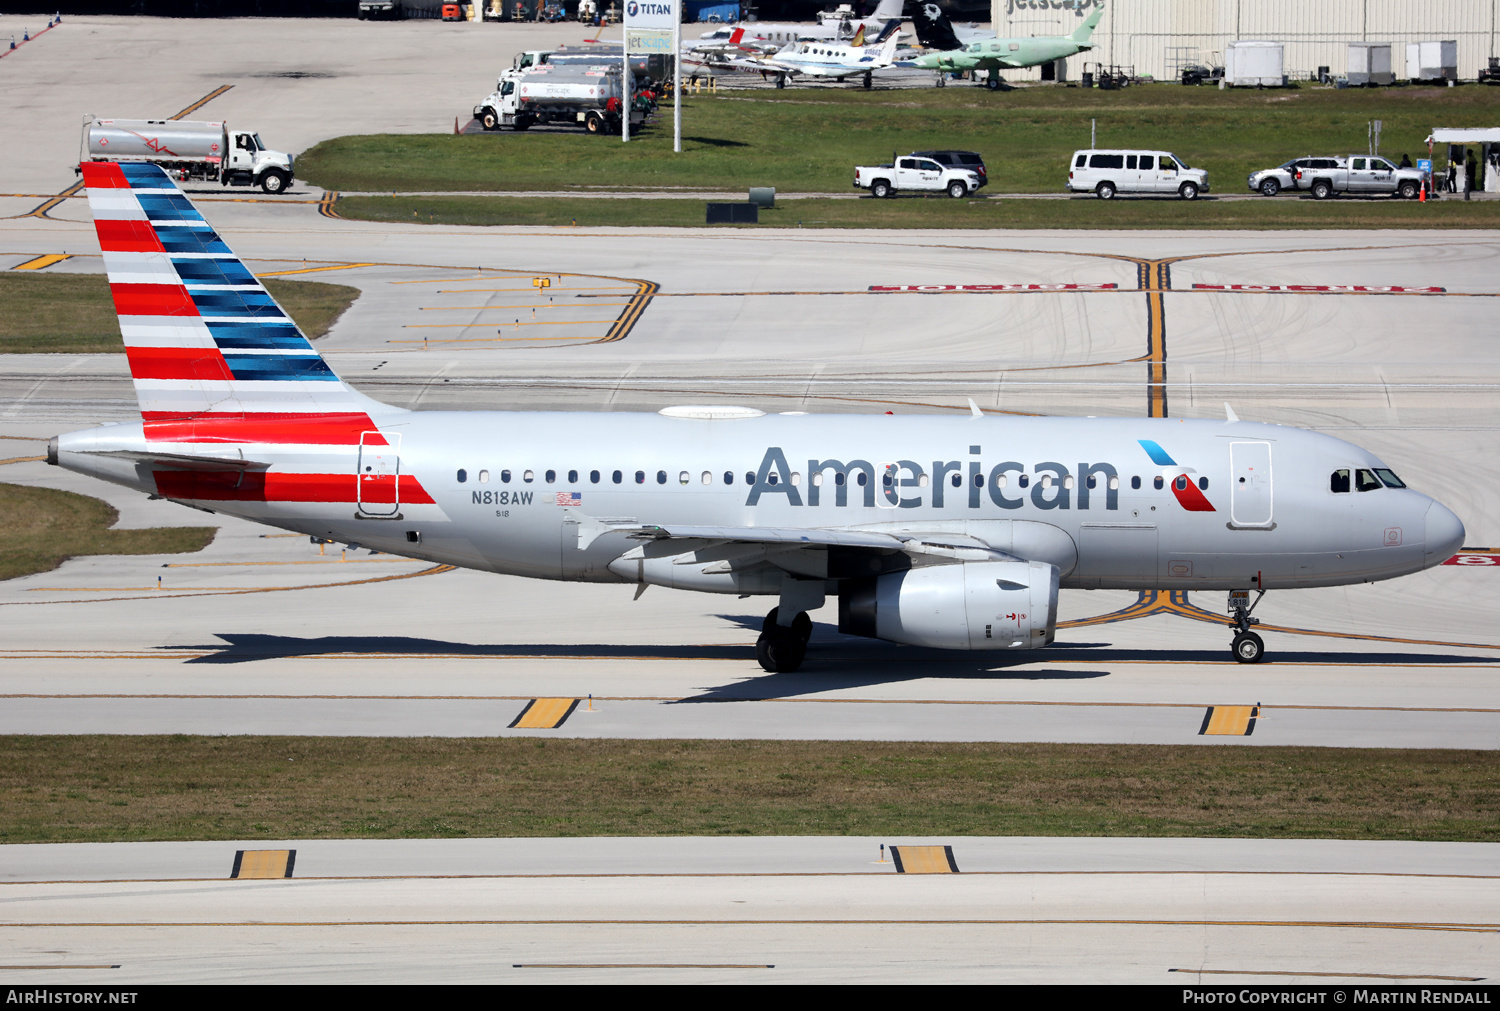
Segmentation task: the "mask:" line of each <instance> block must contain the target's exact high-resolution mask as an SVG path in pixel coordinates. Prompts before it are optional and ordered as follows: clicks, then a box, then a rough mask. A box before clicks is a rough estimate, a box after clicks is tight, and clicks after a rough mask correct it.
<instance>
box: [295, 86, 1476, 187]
mask: <svg viewBox="0 0 1500 1011" xmlns="http://www.w3.org/2000/svg"><path fill="white" fill-rule="evenodd" d="M485 87H486V85H484V83H483V82H476V85H475V89H474V90H475V95H474V98H475V99H476V100H477V99H478V98H479V97H481V95H482V93H483V91H484V88H485ZM671 115H672V110H671V108H670V106H663V107H662V109H661V113H660V118H659V119H658V121H657V123H656V124H655V125H654V126H651V127H648V128H647V129H645V130H643V131H640V132H638V133H636V134H634V135H632V137H631V140H630V143H629V144H622V143H620V140H619V138H617V137H591V136H587V135H584V134H583V133H581V132H548V131H538V130H532V131H527V132H525V133H513V132H511V131H502V132H499V133H493V134H480V135H468V136H455V135H453V134H451V133H448V134H421V135H400V134H377V135H360V136H348V137H338V138H335V139H333V140H328V141H324V142H323V143H320V144H317V145H315V146H314V147H312V148H309V149H308V150H307V151H304V152H302V153H301V154H299V155H298V156H297V175H298V177H300V178H302V179H306V180H307V181H308V182H311V183H315V184H317V185H319V186H322V187H325V188H327V189H338V190H346V191H363V192H371V191H374V192H381V191H384V192H391V191H402V190H408V191H410V190H439V191H470V190H495V191H503V190H554V191H565V190H567V189H569V188H571V187H577V186H612V187H621V188H627V189H630V188H640V187H662V186H681V187H691V188H695V189H719V188H725V189H733V190H742V189H744V188H745V187H749V186H775V187H777V188H778V189H780V190H782V191H783V192H799V193H806V192H818V193H837V192H846V191H848V190H849V186H850V181H851V180H852V179H853V178H854V166H856V165H874V164H881V163H884V162H888V161H889V160H890V158H891V155H892V153H893V152H897V153H900V154H906V153H907V152H910V151H918V150H926V149H933V148H960V149H964V150H971V151H978V152H979V153H980V154H981V155H983V156H984V158H985V162H986V164H987V166H988V169H989V176H990V183H991V186H992V187H993V188H994V189H995V190H999V191H1004V192H1008V193H1022V192H1024V193H1057V192H1060V191H1061V190H1062V188H1063V185H1064V183H1065V182H1066V181H1067V171H1068V157H1069V155H1070V154H1072V152H1073V151H1075V150H1078V149H1080V148H1086V147H1089V146H1090V136H1091V131H1092V132H1093V134H1094V135H1096V136H1097V146H1099V147H1104V148H1118V147H1124V148H1147V149H1161V150H1167V151H1172V152H1174V153H1176V154H1177V155H1179V156H1180V157H1182V158H1184V159H1186V160H1187V162H1188V163H1189V164H1191V165H1193V166H1194V167H1198V168H1206V169H1207V170H1208V173H1209V180H1210V182H1211V183H1212V185H1213V188H1214V190H1215V191H1217V192H1221V193H1238V192H1248V190H1247V189H1246V184H1245V178H1246V176H1248V175H1249V174H1250V173H1251V172H1253V171H1256V170H1258V169H1264V168H1271V167H1272V166H1275V165H1280V164H1281V163H1283V162H1285V161H1287V160H1289V159H1291V158H1297V157H1301V156H1304V155H1309V154H1313V155H1347V154H1364V153H1365V152H1366V149H1367V147H1368V135H1367V129H1368V123H1369V121H1370V120H1372V119H1379V120H1382V121H1383V123H1384V128H1383V133H1382V143H1381V152H1382V153H1383V154H1386V155H1389V156H1391V157H1392V158H1393V160H1397V161H1399V160H1400V157H1401V155H1402V154H1403V153H1405V154H1408V155H1410V156H1411V158H1412V159H1413V160H1415V159H1417V158H1418V157H1424V156H1425V155H1426V153H1427V142H1426V138H1427V136H1428V134H1429V133H1430V132H1431V130H1432V128H1433V127H1434V126H1439V125H1440V126H1452V127H1462V126H1483V127H1488V126H1493V125H1494V124H1495V122H1496V121H1497V119H1500V88H1482V87H1459V88H1431V87H1401V88H1370V89H1366V88H1348V89H1343V90H1339V89H1335V88H1330V87H1319V86H1312V85H1303V86H1301V87H1295V88H1286V89H1282V88H1275V89H1267V90H1264V91H1262V90H1256V89H1245V88H1235V89H1229V90H1226V91H1218V90H1217V89H1213V88H1185V87H1182V86H1180V85H1172V84H1158V85H1146V86H1141V87H1130V88H1125V89H1123V90H1121V91H1110V92H1104V91H1099V90H1098V89H1084V88H1074V87H1057V86H1036V87H1023V88H1015V89H1011V90H1008V91H1001V92H990V91H987V90H985V89H983V88H977V87H972V86H964V87H959V86H950V87H947V88H941V89H939V88H925V89H924V88H910V89H902V90H880V89H877V90H875V91H871V92H865V91H864V90H863V89H859V88H856V87H850V88H840V87H826V86H825V87H799V88H789V89H787V90H785V91H779V92H778V91H753V92H752V91H735V92H721V93H720V94H719V95H716V96H715V95H690V96H687V97H686V98H685V99H684V103H683V143H682V146H683V151H682V153H681V154H674V153H673V152H672V130H671V125H670V124H671ZM1444 156H1445V155H1441V156H1440V167H1441V165H1443V164H1446V163H1445V162H1442V161H1441V157H1444Z"/></svg>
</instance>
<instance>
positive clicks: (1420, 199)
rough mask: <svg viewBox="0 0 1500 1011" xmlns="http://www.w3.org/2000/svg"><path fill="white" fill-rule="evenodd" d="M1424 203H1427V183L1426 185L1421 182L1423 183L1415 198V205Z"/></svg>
mask: <svg viewBox="0 0 1500 1011" xmlns="http://www.w3.org/2000/svg"><path fill="white" fill-rule="evenodd" d="M1426 202H1427V183H1426V181H1423V183H1422V190H1421V193H1420V195H1419V196H1418V198H1417V203H1419V204H1425V203H1426Z"/></svg>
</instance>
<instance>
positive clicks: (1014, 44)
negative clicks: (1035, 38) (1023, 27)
mask: <svg viewBox="0 0 1500 1011" xmlns="http://www.w3.org/2000/svg"><path fill="white" fill-rule="evenodd" d="M1020 48H1021V43H1019V42H1012V43H1011V44H1010V51H1011V52H1015V51H1016V50H1017V49H1020Z"/></svg>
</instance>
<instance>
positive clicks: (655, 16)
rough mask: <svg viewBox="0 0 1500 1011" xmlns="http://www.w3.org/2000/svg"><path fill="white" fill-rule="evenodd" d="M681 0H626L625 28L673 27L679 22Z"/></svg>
mask: <svg viewBox="0 0 1500 1011" xmlns="http://www.w3.org/2000/svg"><path fill="white" fill-rule="evenodd" d="M678 3H679V0H667V2H665V3H662V2H661V0H626V4H625V28H626V30H627V31H628V30H629V29H632V28H671V27H672V26H673V25H674V24H676V23H677V4H678Z"/></svg>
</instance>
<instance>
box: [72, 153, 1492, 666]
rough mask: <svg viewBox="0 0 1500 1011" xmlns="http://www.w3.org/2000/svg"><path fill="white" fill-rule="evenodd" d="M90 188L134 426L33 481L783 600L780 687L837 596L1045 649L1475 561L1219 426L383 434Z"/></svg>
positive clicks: (1309, 466)
mask: <svg viewBox="0 0 1500 1011" xmlns="http://www.w3.org/2000/svg"><path fill="white" fill-rule="evenodd" d="M83 175H84V180H85V183H86V184H87V187H88V197H89V205H90V207H91V208H92V211H93V215H94V220H95V225H96V228H97V231H98V235H99V244H100V246H101V247H102V249H103V252H104V261H105V266H106V269H107V270H108V273H109V282H110V289H111V291H112V293H113V295H114V300H115V305H116V308H117V310H118V312H119V317H120V332H121V334H122V335H123V337H124V340H125V349H126V352H127V355H128V358H129V364H130V372H131V376H132V378H133V379H134V383H135V389H136V394H137V396H138V398H139V400H140V409H141V420H140V422H138V423H134V424H121V425H105V426H102V427H98V428H92V429H87V430H84V431H79V432H71V433H69V434H66V435H60V436H58V437H56V438H54V439H53V440H52V442H51V445H50V447H49V449H48V462H49V463H53V464H56V465H59V466H62V467H66V468H68V469H69V470H74V471H78V472H80V473H84V474H89V475H92V476H94V477H98V478H102V479H103V480H106V481H112V482H115V483H117V484H121V485H125V486H127V487H130V488H134V489H137V490H139V491H142V492H145V493H147V494H151V495H157V496H161V497H164V498H167V499H172V500H174V501H178V502H181V503H183V504H185V505H189V506H192V507H194V508H198V509H206V510H209V511H211V512H223V513H227V514H230V515H234V516H240V517H244V518H246V519H250V520H255V521H258V522H261V523H265V524H269V525H271V526H275V527H280V528H283V529H286V530H293V531H298V532H301V533H304V534H308V535H310V536H313V537H320V538H326V539H328V540H332V541H346V542H357V543H359V544H363V545H368V546H370V547H372V548H376V549H379V550H381V551H386V552H390V553H392V554H397V555H405V556H410V557H414V558H424V559H430V560H432V561H436V562H444V563H447V564H451V565H457V566H463V567H467V568H472V569H481V570H485V571H489V572H502V573H509V574H513V575H520V576H529V577H535V578H541V579H564V580H582V581H592V582H609V583H627V584H629V583H633V584H637V586H638V587H641V588H644V586H646V585H648V584H656V585H662V586H671V587H677V588H679V589H688V590H701V591H706V592H712V593H732V594H738V595H749V594H756V595H764V596H771V597H775V598H777V606H775V607H773V608H772V609H771V611H770V613H769V614H768V615H767V616H766V619H765V624H764V628H763V631H762V633H761V635H760V637H759V639H758V640H757V643H756V652H757V657H758V659H759V660H760V663H761V665H762V666H763V667H764V668H765V669H766V670H768V671H793V670H796V669H797V668H798V667H799V666H800V665H801V663H802V661H803V658H804V654H805V651H806V648H807V642H808V638H809V635H810V634H811V630H812V622H811V620H810V619H809V617H808V612H809V611H813V610H816V609H817V608H819V607H821V606H822V605H823V604H824V602H825V599H826V598H827V597H829V596H836V597H837V599H838V627H839V629H840V631H842V632H846V633H850V634H853V635H863V636H873V637H876V638H880V639H885V640H889V641H892V642H898V643H910V644H914V645H920V646H929V647H938V648H943V649H971V650H1024V649H1032V648H1036V647H1040V646H1045V645H1047V644H1048V643H1050V642H1052V641H1053V637H1054V635H1055V633H1056V626H1057V601H1058V591H1059V590H1060V589H1062V588H1085V589H1088V588H1116V589H1126V590H1156V589H1181V590H1239V591H1247V590H1258V591H1261V592H1262V593H1263V592H1264V591H1266V590H1268V589H1290V588H1294V587H1310V586H1336V585H1342V584H1347V583H1358V582H1365V581H1372V580H1377V579H1388V578H1391V577H1393V576H1400V575H1404V574H1406V573H1411V572H1416V571H1419V570H1421V569H1425V568H1427V567H1429V566H1432V565H1437V564H1439V563H1441V562H1443V561H1444V560H1446V559H1447V558H1449V557H1450V556H1451V555H1452V554H1453V553H1454V552H1455V551H1456V550H1457V549H1458V548H1459V547H1460V545H1461V544H1462V542H1463V535H1464V528H1463V525H1462V524H1461V523H1460V522H1459V520H1458V518H1457V517H1456V516H1454V514H1453V513H1452V512H1450V511H1449V510H1448V509H1447V508H1445V507H1444V506H1442V505H1441V504H1439V503H1437V502H1436V501H1434V500H1432V499H1430V498H1428V497H1427V496H1425V495H1422V494H1420V493H1418V492H1416V491H1413V490H1411V489H1409V488H1407V487H1406V486H1405V485H1404V484H1402V482H1401V481H1400V480H1399V479H1398V478H1397V477H1396V476H1395V474H1393V473H1392V472H1391V470H1390V469H1389V468H1387V467H1386V466H1385V465H1384V464H1383V463H1382V462H1381V461H1380V460H1378V459H1376V458H1375V457H1374V456H1373V455H1371V454H1370V453H1367V452H1366V451H1364V450H1362V449H1360V448H1359V447H1357V446H1353V445H1351V444H1349V443H1347V442H1343V441H1340V440H1338V439H1334V438H1331V437H1329V436H1326V435H1319V434H1316V433H1312V432H1307V431H1301V430H1299V429H1295V428H1285V427H1281V426H1279V425H1268V424H1258V423H1254V422H1247V421H1240V420H1238V419H1237V418H1235V417H1234V415H1233V413H1232V412H1231V413H1230V414H1229V419H1228V420H1227V421H1204V420H1194V421H1189V420H1171V419H1144V420H1143V419H1128V418H1013V417H1005V418H1001V417H985V416H982V415H980V412H979V410H978V409H977V408H973V410H972V414H971V415H970V416H966V417H939V416H912V417H896V416H891V415H876V416H873V417H871V416H859V415H803V414H787V415H767V414H764V413H762V412H760V411H757V410H753V409H749V408H736V407H722V406H703V407H669V408H666V409H665V410H662V411H661V412H659V413H656V414H606V413H543V412H504V411H493V412H491V411H484V412H448V411H407V410H402V409H399V408H394V407H389V406H386V405H384V404H381V403H379V402H377V401H374V400H371V399H370V398H368V397H366V396H364V395H363V394H361V393H359V392H358V391H356V390H354V389H353V388H352V387H350V386H348V385H347V384H346V383H344V382H343V381H342V380H340V379H339V377H338V376H337V375H335V374H334V372H333V370H332V369H330V368H329V367H328V365H327V363H326V362H325V361H324V360H323V358H322V356H320V355H319V354H318V352H317V351H315V350H314V349H313V347H312V345H311V344H310V343H309V342H308V341H307V339H306V338H305V337H304V336H303V335H302V333H301V332H300V331H299V330H298V329H297V326H296V324H294V323H293V322H292V321H291V319H289V318H288V317H287V315H286V314H285V313H284V312H283V311H282V310H281V308H280V307H279V306H278V305H277V304H276V302H275V300H274V299H272V298H271V296H270V295H269V294H268V293H267V292H266V290H265V288H264V287H263V286H262V285H261V284H260V282H259V281H258V280H257V279H256V278H255V276H254V275H252V274H251V273H250V271H249V270H248V269H247V268H246V267H245V266H244V264H242V263H241V262H240V261H239V260H238V259H237V258H236V257H235V255H234V254H233V253H232V252H230V250H229V248H228V247H227V246H226V245H225V244H224V241H223V240H222V239H221V238H220V237H219V235H218V234H217V233H216V232H215V231H214V230H213V228H212V227H211V226H210V225H209V224H208V223H207V222H206V221H205V220H204V219H203V216H202V215H201V214H199V212H198V211H197V210H196V209H195V208H194V207H193V206H192V204H191V203H190V202H189V201H188V199H187V198H186V197H185V196H184V195H183V194H182V192H181V191H180V190H179V189H178V188H177V186H176V185H175V184H174V183H173V182H172V181H171V180H170V179H169V178H168V177H167V175H166V174H165V173H164V172H163V171H162V170H161V169H159V168H157V167H155V166H153V165H148V164H116V163H110V162H92V163H87V164H85V165H84V166H83ZM1232 600H1234V601H1235V603H1234V604H1233V614H1234V625H1235V627H1236V634H1235V637H1234V643H1233V651H1234V655H1235V657H1236V658H1237V659H1239V660H1241V661H1245V662H1253V661H1255V660H1258V659H1260V657H1261V655H1262V650H1263V644H1262V642H1261V640H1260V638H1259V636H1257V635H1256V634H1255V633H1254V632H1253V631H1252V630H1251V626H1252V624H1254V619H1253V618H1251V617H1250V610H1252V607H1251V606H1250V605H1249V604H1248V594H1247V593H1242V594H1239V595H1238V596H1235V595H1232ZM1256 600H1257V601H1258V600H1259V597H1257V598H1256Z"/></svg>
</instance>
